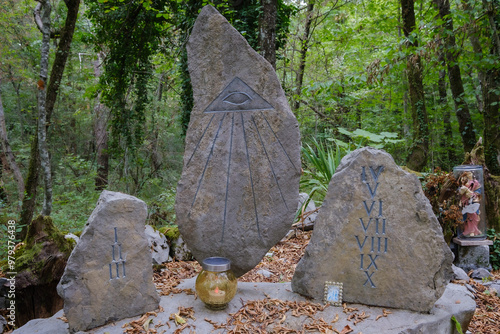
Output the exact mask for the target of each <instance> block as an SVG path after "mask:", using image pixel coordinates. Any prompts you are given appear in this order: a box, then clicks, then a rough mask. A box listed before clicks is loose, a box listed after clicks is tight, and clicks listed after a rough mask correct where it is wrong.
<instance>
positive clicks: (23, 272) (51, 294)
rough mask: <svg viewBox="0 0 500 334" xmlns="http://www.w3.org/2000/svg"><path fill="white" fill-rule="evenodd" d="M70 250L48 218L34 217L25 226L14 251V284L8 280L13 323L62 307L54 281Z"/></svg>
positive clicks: (50, 312)
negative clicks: (13, 299) (13, 296)
mask: <svg viewBox="0 0 500 334" xmlns="http://www.w3.org/2000/svg"><path fill="white" fill-rule="evenodd" d="M72 249H73V242H70V241H68V240H66V239H64V234H63V233H61V232H60V231H59V230H58V229H57V227H56V226H55V225H54V224H53V222H52V218H50V217H43V216H38V217H37V218H36V219H35V220H33V221H32V222H31V224H30V225H29V226H28V231H27V235H26V239H25V240H24V245H23V246H21V247H19V248H18V250H17V251H16V253H15V258H16V264H15V266H16V268H15V270H12V271H15V272H17V275H16V276H15V284H12V283H13V282H12V281H11V282H10V284H11V285H15V289H16V290H15V293H16V309H17V310H16V316H15V323H16V326H22V325H24V324H25V323H26V322H28V321H29V320H31V319H35V318H46V317H50V316H51V315H53V314H54V313H56V312H57V311H59V310H60V309H61V308H62V307H63V300H62V299H61V297H59V295H58V294H57V284H58V283H59V280H60V279H61V277H62V275H63V272H64V267H65V266H66V262H67V260H68V258H69V256H70V254H71V250H72ZM7 278H12V277H9V275H8V277H7ZM12 320H13V319H10V318H8V321H9V322H10V321H12Z"/></svg>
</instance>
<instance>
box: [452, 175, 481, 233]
mask: <svg viewBox="0 0 500 334" xmlns="http://www.w3.org/2000/svg"><path fill="white" fill-rule="evenodd" d="M453 176H454V177H455V178H456V179H457V181H458V189H457V196H458V202H459V207H460V209H461V211H462V220H463V224H461V225H460V226H459V229H458V237H459V238H462V239H464V238H467V239H469V238H474V239H485V238H486V214H485V211H484V207H485V203H484V191H483V189H484V188H483V187H484V183H483V167H482V166H477V165H461V166H456V167H453Z"/></svg>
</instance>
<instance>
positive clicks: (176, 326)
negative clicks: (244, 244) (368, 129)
mask: <svg viewBox="0 0 500 334" xmlns="http://www.w3.org/2000/svg"><path fill="white" fill-rule="evenodd" d="M310 237H311V232H301V231H300V230H299V231H297V232H296V233H295V235H292V236H291V237H290V238H289V239H288V240H286V241H282V242H280V243H278V244H277V245H276V246H275V247H273V248H272V249H271V250H270V251H269V253H268V254H267V255H266V256H265V257H264V259H263V260H262V261H261V262H260V263H259V265H258V266H257V267H256V268H254V269H253V270H251V271H250V272H248V273H246V274H245V275H243V276H242V277H240V278H239V279H238V280H239V281H241V282H273V283H278V282H289V281H291V279H292V277H293V273H294V271H295V267H296V265H297V263H298V262H299V260H300V258H301V257H302V255H303V254H304V251H305V248H306V246H307V244H308V243H309V239H310ZM165 269H167V270H162V271H161V272H157V273H155V277H154V278H155V282H156V285H157V287H158V288H159V289H160V290H161V294H162V295H168V294H170V293H179V292H181V290H179V289H177V288H176V286H177V285H178V284H179V283H180V281H181V280H182V279H185V278H190V277H194V276H196V275H197V274H198V273H199V272H200V271H201V267H200V265H199V264H198V263H197V262H196V261H189V262H170V263H167V264H165ZM264 273H265V274H266V275H267V276H268V277H265V276H264V275H263V274H264ZM269 273H270V275H269ZM492 279H494V280H500V271H497V272H494V273H493V278H492ZM457 283H459V282H457ZM470 285H471V287H472V289H473V290H474V291H475V293H474V294H475V296H476V303H477V308H476V312H475V314H474V318H473V319H472V321H471V324H470V326H469V331H470V332H471V333H473V334H498V333H500V297H499V296H498V295H497V294H496V293H495V292H494V291H489V290H488V289H487V288H486V287H485V286H484V285H483V284H481V283H479V282H474V281H472V280H471V284H470ZM184 292H187V293H194V291H189V290H188V291H186V290H185V291H184ZM498 293H499V294H500V291H499V292H498ZM322 307H323V306H322V305H320V304H315V303H312V302H304V303H298V302H287V301H281V300H275V299H270V298H268V299H265V300H262V301H249V302H247V303H246V304H245V305H244V306H243V307H242V308H241V309H240V310H239V311H238V312H237V313H235V314H232V315H231V316H230V317H229V318H228V320H227V322H226V323H224V324H219V323H213V324H212V325H213V326H214V329H226V330H227V333H267V332H266V331H265V328H267V327H268V326H269V324H271V323H272V324H274V325H273V326H274V327H273V332H276V333H311V332H316V333H318V332H319V333H332V334H348V333H353V334H358V333H357V332H355V330H354V328H355V327H354V325H355V324H356V323H357V322H359V321H363V320H364V315H363V314H362V313H357V312H356V311H357V310H356V309H352V308H349V307H347V306H346V305H345V304H344V308H343V311H344V313H347V314H349V317H350V318H351V321H352V323H353V326H345V327H344V328H341V329H340V328H335V320H334V321H333V322H327V321H325V320H324V319H322V318H319V319H318V318H316V317H315V314H316V313H317V312H318V311H320V310H321V309H322ZM290 311H292V314H297V315H300V314H305V315H308V316H309V318H310V321H309V322H308V323H307V324H306V325H304V328H302V329H301V330H299V331H297V330H292V329H290V328H286V327H281V324H282V323H283V322H284V319H285V317H286V315H285V313H287V312H290ZM191 312H192V310H191ZM288 314H289V313H288ZM381 316H390V311H385V312H384V314H383V315H381ZM189 317H190V310H189V308H182V309H180V310H179V312H178V313H176V314H174V315H172V317H171V321H170V322H171V324H169V325H170V326H171V328H172V330H174V332H175V333H195V329H194V328H191V327H190V326H189V324H188V322H184V323H182V320H181V321H180V322H181V323H179V322H178V321H177V320H179V319H184V318H189ZM146 319H148V317H142V318H140V319H138V320H137V321H138V323H136V324H134V323H132V325H135V326H134V327H133V328H132V327H131V326H130V327H128V328H127V329H126V330H127V333H129V334H139V333H146V331H145V330H144V328H145V327H144V324H142V325H141V323H142V322H145V321H146ZM205 320H206V321H207V322H210V320H209V319H205ZM210 323H211V322H210ZM148 330H149V332H148V333H157V332H156V330H155V329H154V328H148ZM169 332H170V331H169ZM161 333H162V331H160V332H158V334H161Z"/></svg>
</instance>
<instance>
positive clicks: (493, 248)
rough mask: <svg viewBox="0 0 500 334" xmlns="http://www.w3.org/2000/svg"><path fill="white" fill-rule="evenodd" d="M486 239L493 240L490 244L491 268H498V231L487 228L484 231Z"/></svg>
mask: <svg viewBox="0 0 500 334" xmlns="http://www.w3.org/2000/svg"><path fill="white" fill-rule="evenodd" d="M486 234H487V235H488V239H490V240H492V241H493V245H490V263H491V266H492V267H493V270H499V269H500V232H496V231H495V229H492V228H491V229H488V230H487V231H486Z"/></svg>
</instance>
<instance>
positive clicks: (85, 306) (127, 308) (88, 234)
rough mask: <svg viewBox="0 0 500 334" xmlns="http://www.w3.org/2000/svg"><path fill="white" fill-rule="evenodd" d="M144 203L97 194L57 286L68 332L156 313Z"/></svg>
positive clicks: (107, 193) (115, 193) (128, 198)
mask: <svg viewBox="0 0 500 334" xmlns="http://www.w3.org/2000/svg"><path fill="white" fill-rule="evenodd" d="M146 217H147V208H146V204H145V203H144V202H143V201H141V200H139V199H137V198H135V197H133V196H130V195H126V194H122V193H117V192H111V191H103V192H102V193H101V196H100V197H99V200H98V202H97V207H96V208H95V209H94V211H93V212H92V214H91V215H90V217H89V219H88V221H87V224H86V226H85V229H84V230H83V233H82V235H81V237H80V241H79V242H78V244H77V245H76V247H75V249H74V250H73V252H72V253H71V256H70V258H69V260H68V264H67V266H66V270H65V271H64V275H63V277H62V278H61V281H60V283H59V285H58V287H57V289H58V293H59V295H60V296H61V297H62V298H63V299H64V313H65V316H66V318H67V319H68V324H69V329H70V332H76V331H82V330H87V329H91V328H94V327H97V326H100V325H103V324H105V323H107V322H111V321H116V320H118V319H123V318H127V317H132V316H136V315H140V314H143V313H146V312H148V311H152V310H155V309H156V308H158V304H159V300H160V297H159V296H158V293H157V292H156V289H155V286H154V284H153V280H152V279H153V269H152V266H151V262H152V260H151V252H150V250H149V245H148V240H147V238H146V235H145V228H144V226H145V220H146Z"/></svg>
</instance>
